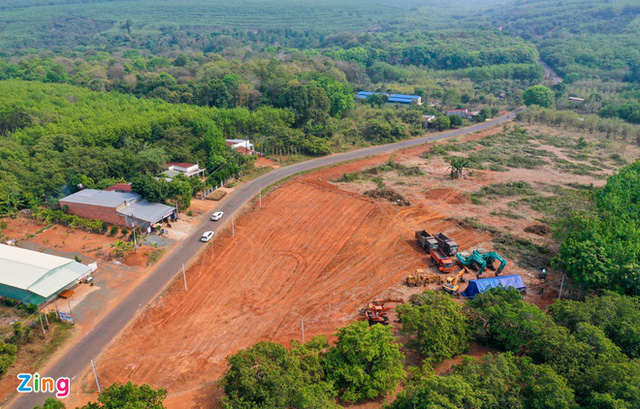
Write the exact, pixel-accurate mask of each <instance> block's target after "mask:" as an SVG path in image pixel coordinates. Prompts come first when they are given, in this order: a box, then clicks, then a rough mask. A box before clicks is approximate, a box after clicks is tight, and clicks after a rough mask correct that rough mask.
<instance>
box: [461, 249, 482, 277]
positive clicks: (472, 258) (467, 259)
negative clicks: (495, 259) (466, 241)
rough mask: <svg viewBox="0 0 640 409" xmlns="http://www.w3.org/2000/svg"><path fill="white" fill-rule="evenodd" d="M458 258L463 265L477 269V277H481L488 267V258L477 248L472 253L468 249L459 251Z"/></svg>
mask: <svg viewBox="0 0 640 409" xmlns="http://www.w3.org/2000/svg"><path fill="white" fill-rule="evenodd" d="M456 258H457V259H458V263H459V264H460V265H461V266H463V267H469V268H471V269H473V270H476V271H477V273H476V278H480V276H481V275H482V273H484V270H485V269H486V268H487V262H486V260H485V259H484V258H483V257H482V256H481V255H480V254H479V253H477V252H476V251H475V250H474V251H473V252H472V253H469V252H467V251H463V252H462V253H458V254H456Z"/></svg>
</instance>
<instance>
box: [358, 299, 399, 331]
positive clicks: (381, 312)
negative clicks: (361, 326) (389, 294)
mask: <svg viewBox="0 0 640 409" xmlns="http://www.w3.org/2000/svg"><path fill="white" fill-rule="evenodd" d="M387 303H396V304H404V300H403V299H402V298H384V299H383V298H376V299H374V300H373V301H371V302H370V303H369V305H368V306H367V308H362V309H361V310H360V314H362V315H364V316H365V317H366V318H367V321H369V325H375V324H382V325H389V316H388V315H387V312H388V311H391V310H393V308H394V307H388V306H385V304H387Z"/></svg>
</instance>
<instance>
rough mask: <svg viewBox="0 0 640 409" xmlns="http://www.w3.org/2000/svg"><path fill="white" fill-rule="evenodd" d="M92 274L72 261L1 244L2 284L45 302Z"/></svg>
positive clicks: (0, 274) (0, 265) (89, 270)
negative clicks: (28, 292) (33, 294)
mask: <svg viewBox="0 0 640 409" xmlns="http://www.w3.org/2000/svg"><path fill="white" fill-rule="evenodd" d="M90 272H91V269H90V268H89V267H87V266H85V265H83V264H80V263H78V262H76V261H74V260H71V259H68V258H64V257H58V256H52V255H50V254H44V253H39V252H37V251H31V250H25V249H21V248H19V247H15V246H7V245H5V244H0V283H2V284H4V285H7V286H10V287H15V288H19V289H22V290H27V291H30V292H32V293H35V294H38V295H40V296H42V297H44V298H49V297H50V296H52V295H54V294H55V293H56V292H58V291H59V290H60V289H62V288H64V287H66V286H68V285H69V284H71V283H72V282H73V281H74V280H77V279H79V278H80V277H82V276H84V275H86V274H88V273H90Z"/></svg>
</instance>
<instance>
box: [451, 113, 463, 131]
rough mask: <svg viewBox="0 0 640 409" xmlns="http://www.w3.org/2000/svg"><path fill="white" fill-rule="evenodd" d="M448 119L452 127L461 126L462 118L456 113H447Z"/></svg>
mask: <svg viewBox="0 0 640 409" xmlns="http://www.w3.org/2000/svg"><path fill="white" fill-rule="evenodd" d="M449 121H450V123H451V127H452V128H459V127H461V126H462V118H460V117H459V116H458V115H449Z"/></svg>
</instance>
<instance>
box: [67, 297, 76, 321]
mask: <svg viewBox="0 0 640 409" xmlns="http://www.w3.org/2000/svg"><path fill="white" fill-rule="evenodd" d="M67 305H69V316H70V317H71V322H73V323H74V324H75V323H76V319H75V318H73V311H71V302H69V301H67Z"/></svg>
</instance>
